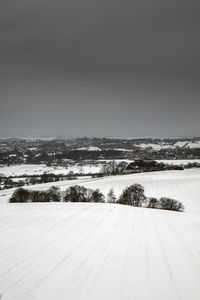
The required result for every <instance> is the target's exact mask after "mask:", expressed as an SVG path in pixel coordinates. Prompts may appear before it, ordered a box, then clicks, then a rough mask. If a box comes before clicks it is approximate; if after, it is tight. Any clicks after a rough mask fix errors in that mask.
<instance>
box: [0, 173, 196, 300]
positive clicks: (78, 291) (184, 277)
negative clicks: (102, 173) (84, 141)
mask: <svg viewBox="0 0 200 300" xmlns="http://www.w3.org/2000/svg"><path fill="white" fill-rule="evenodd" d="M75 182H76V184H77V183H80V184H84V185H85V186H88V187H92V188H100V189H101V190H102V191H103V192H104V193H107V192H108V191H109V190H110V188H111V187H113V188H114V191H115V194H116V195H119V193H120V192H121V191H122V189H123V188H124V187H125V186H127V185H130V184H133V183H136V182H137V183H141V184H143V185H144V187H145V192H146V194H147V195H152V196H157V197H160V196H164V195H165V196H170V197H173V198H175V199H178V200H181V201H182V202H183V203H184V205H185V207H186V212H184V213H177V212H169V211H161V210H153V209H145V208H134V207H129V206H122V205H117V204H108V203H105V204H94V203H27V204H9V203H6V200H8V198H9V196H10V195H11V193H12V192H13V190H4V191H0V220H1V228H0V240H1V243H0V253H1V255H0V265H1V268H0V294H1V295H2V299H5V300H9V299H25V300H44V299H48V300H51V299H59V300H64V299H67V300H94V299H95V300H102V299H105V300H122V299H123V300H132V299H136V300H146V299H148V300H160V299H162V300H169V299H170V300H188V299H192V300H198V299H200V285H199V278H200V198H199V195H200V184H199V182H200V169H189V170H184V171H165V172H152V173H141V174H132V175H121V176H109V177H105V178H99V179H89V178H87V179H80V180H76V181H74V182H70V181H65V182H58V183H59V184H60V186H61V187H62V189H65V188H66V187H67V185H70V184H72V185H73V184H74V183H75ZM48 186H49V184H42V185H38V186H33V187H29V188H33V189H35V188H38V189H39V188H41V189H45V188H48Z"/></svg>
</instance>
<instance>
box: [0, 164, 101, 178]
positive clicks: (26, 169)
mask: <svg viewBox="0 0 200 300" xmlns="http://www.w3.org/2000/svg"><path fill="white" fill-rule="evenodd" d="M100 169H101V165H98V164H97V165H90V164H86V165H84V166H79V165H78V164H76V165H73V166H70V167H68V168H66V167H60V166H56V167H47V166H46V165H45V164H41V165H25V164H22V165H11V166H9V167H7V166H4V167H0V174H3V175H4V176H23V175H41V174H43V173H53V174H55V175H59V174H64V175H67V174H69V172H73V173H74V174H76V173H82V174H89V173H91V174H93V173H99V171H100Z"/></svg>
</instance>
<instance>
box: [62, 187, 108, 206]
mask: <svg viewBox="0 0 200 300" xmlns="http://www.w3.org/2000/svg"><path fill="white" fill-rule="evenodd" d="M64 201H65V202H68V201H70V202H104V196H103V194H102V193H101V192H100V191H99V190H98V189H97V190H92V189H87V188H85V187H84V186H80V185H75V186H70V187H69V188H68V189H67V190H66V194H65V197H64Z"/></svg>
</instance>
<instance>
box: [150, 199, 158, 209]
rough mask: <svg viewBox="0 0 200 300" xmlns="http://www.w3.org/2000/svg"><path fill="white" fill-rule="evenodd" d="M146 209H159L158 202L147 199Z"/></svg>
mask: <svg viewBox="0 0 200 300" xmlns="http://www.w3.org/2000/svg"><path fill="white" fill-rule="evenodd" d="M147 207H148V208H159V201H158V199H156V198H153V197H151V198H149V199H148V205H147Z"/></svg>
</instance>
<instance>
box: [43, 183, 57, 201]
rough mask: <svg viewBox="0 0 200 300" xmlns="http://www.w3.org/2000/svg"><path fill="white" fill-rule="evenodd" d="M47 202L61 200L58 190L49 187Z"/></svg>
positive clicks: (54, 187) (55, 187)
mask: <svg viewBox="0 0 200 300" xmlns="http://www.w3.org/2000/svg"><path fill="white" fill-rule="evenodd" d="M46 193H47V196H48V198H49V201H55V202H59V201H60V200H61V194H60V189H59V187H57V186H52V187H50V188H49V189H48V190H47V191H46Z"/></svg>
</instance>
